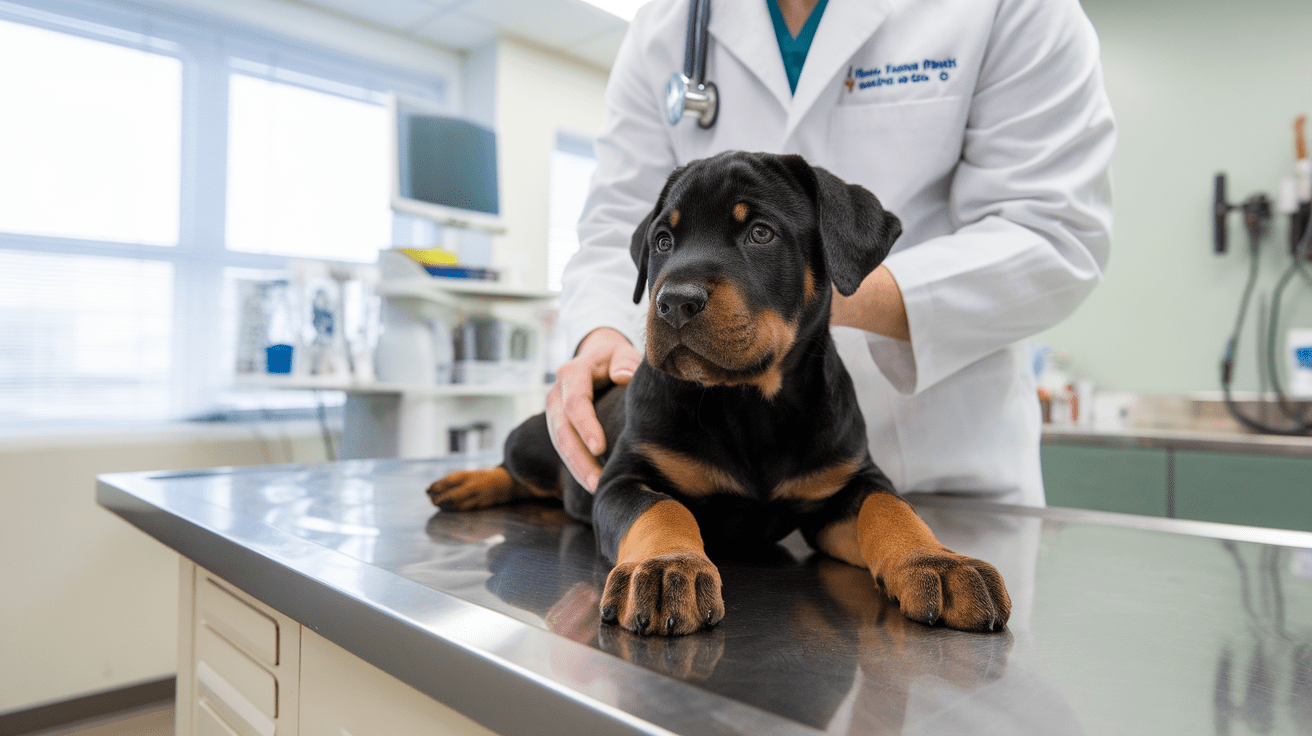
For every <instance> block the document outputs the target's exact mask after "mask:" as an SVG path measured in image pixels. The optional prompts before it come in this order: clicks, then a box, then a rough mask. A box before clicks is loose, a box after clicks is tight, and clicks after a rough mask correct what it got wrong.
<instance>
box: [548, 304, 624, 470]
mask: <svg viewBox="0 0 1312 736" xmlns="http://www.w3.org/2000/svg"><path fill="white" fill-rule="evenodd" d="M640 363H642V353H640V352H638V350H637V349H636V348H634V347H633V346H632V345H630V344H629V341H628V340H627V339H626V338H625V337H624V336H623V335H621V334H620V333H619V332H618V331H617V330H613V329H611V328H609V327H601V328H598V329H596V330H593V331H592V332H590V333H588V336H587V337H585V338H583V342H581V343H579V349H578V353H576V354H575V356H574V357H573V359H571V360H570V361H569V362H568V363H565V364H564V365H562V366H561V367H560V370H558V371H557V372H556V383H555V385H553V386H552V387H551V390H550V391H548V392H547V431H548V432H549V433H550V434H551V444H553V445H555V446H556V452H558V453H560V458H561V460H563V461H564V462H565V467H567V468H569V472H570V474H571V475H573V476H574V479H575V480H577V481H578V482H579V483H580V484H582V485H583V487H584V488H586V489H588V490H589V491H591V492H593V493H596V492H597V481H598V480H599V479H600V478H601V463H599V462H597V458H596V456H597V455H600V454H601V453H603V452H605V451H606V435H605V433H604V432H602V429H601V422H599V421H598V420H597V411H596V409H594V408H593V406H592V396H593V393H594V392H595V391H596V390H597V389H600V388H603V387H605V386H607V385H609V384H612V383H616V384H620V385H623V384H627V383H628V382H629V379H631V378H633V372H634V371H636V370H637V369H638V365H639V364H640Z"/></svg>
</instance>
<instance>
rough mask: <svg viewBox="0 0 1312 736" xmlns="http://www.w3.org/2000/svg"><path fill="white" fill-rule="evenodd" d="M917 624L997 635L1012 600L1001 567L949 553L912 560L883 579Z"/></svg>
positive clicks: (923, 556)
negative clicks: (939, 623) (1000, 573)
mask: <svg viewBox="0 0 1312 736" xmlns="http://www.w3.org/2000/svg"><path fill="white" fill-rule="evenodd" d="M882 582H883V586H884V589H885V590H886V591H887V593H888V594H889V595H891V596H892V597H894V598H896V599H897V601H898V603H899V605H900V606H901V608H902V613H903V615H905V616H906V617H907V618H909V619H911V620H913V621H919V622H921V623H923V624H928V625H930V626H932V625H934V624H935V623H936V622H941V623H942V624H943V625H944V626H947V627H948V628H952V629H960V630H962V631H998V630H1000V629H1002V627H1003V626H1005V625H1006V624H1007V619H1008V618H1010V617H1011V598H1010V597H1009V596H1008V595H1007V586H1006V585H1004V584H1003V582H1002V576H1001V575H999V574H998V570H997V568H995V567H994V566H993V565H990V564H989V563H987V562H985V561H983V560H977V559H975V558H973V557H966V556H965V555H959V554H957V553H955V552H952V551H950V550H947V549H943V550H941V551H928V552H925V553H922V554H916V555H912V556H910V557H908V558H907V559H906V560H905V561H904V562H903V563H902V564H901V565H899V566H898V567H896V568H895V569H894V570H893V571H892V572H891V573H889V574H888V576H887V577H886V578H885V579H884V580H883V581H882Z"/></svg>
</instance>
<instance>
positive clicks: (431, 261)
mask: <svg viewBox="0 0 1312 736" xmlns="http://www.w3.org/2000/svg"><path fill="white" fill-rule="evenodd" d="M397 250H399V251H401V252H402V253H404V254H406V255H408V256H410V257H411V258H413V259H415V260H416V261H419V262H420V263H422V264H423V265H425V266H454V265H456V254H455V253H452V252H451V251H449V250H442V249H441V248H397Z"/></svg>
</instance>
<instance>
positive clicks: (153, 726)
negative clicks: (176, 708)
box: [29, 703, 173, 736]
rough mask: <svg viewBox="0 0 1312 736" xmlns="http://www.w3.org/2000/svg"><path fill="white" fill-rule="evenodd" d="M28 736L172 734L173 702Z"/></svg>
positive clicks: (171, 735) (155, 735)
mask: <svg viewBox="0 0 1312 736" xmlns="http://www.w3.org/2000/svg"><path fill="white" fill-rule="evenodd" d="M29 736H173V704H172V703H161V704H157V705H147V706H144V707H141V708H136V709H133V710H129V711H124V712H122V713H118V714H115V715H112V716H104V717H102V718H95V719H91V720H87V721H81V722H79V723H70V724H69V725H67V726H61V727H59V728H56V729H52V730H49V731H40V732H38V733H34V734H29Z"/></svg>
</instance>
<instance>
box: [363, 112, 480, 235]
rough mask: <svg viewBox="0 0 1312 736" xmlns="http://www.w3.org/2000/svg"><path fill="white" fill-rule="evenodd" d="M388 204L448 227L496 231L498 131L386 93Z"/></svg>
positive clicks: (393, 207) (395, 208) (405, 212)
mask: <svg viewBox="0 0 1312 736" xmlns="http://www.w3.org/2000/svg"><path fill="white" fill-rule="evenodd" d="M388 109H389V110H390V112H391V126H392V165H393V166H392V173H393V175H392V209H394V210H396V211H397V212H401V213H404V214H407V215H413V216H415V217H423V218H426V219H429V220H432V221H433V222H436V223H437V224H439V225H444V226H446V227H457V228H466V229H470V230H480V231H482V232H486V233H491V234H493V235H499V234H501V233H503V232H505V230H506V229H505V226H504V225H503V224H502V222H501V203H500V196H499V189H498V186H497V138H496V133H494V132H492V131H491V130H490V129H488V128H485V127H483V126H482V125H479V124H478V123H475V122H472V121H469V120H465V119H463V118H459V117H455V116H452V115H449V114H446V113H445V112H443V111H442V110H441V109H440V108H439V107H438V106H437V105H434V104H432V103H426V102H424V101H422V100H415V99H412V98H408V97H404V96H401V95H397V94H392V95H390V96H389V100H388Z"/></svg>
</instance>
